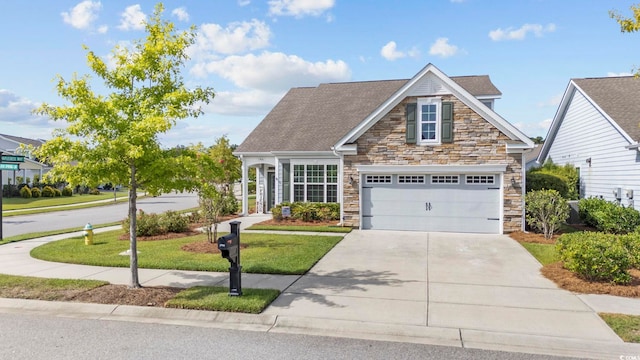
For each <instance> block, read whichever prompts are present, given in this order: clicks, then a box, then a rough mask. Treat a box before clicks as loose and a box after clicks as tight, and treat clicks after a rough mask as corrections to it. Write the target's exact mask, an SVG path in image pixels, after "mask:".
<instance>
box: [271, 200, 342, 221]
mask: <svg viewBox="0 0 640 360" xmlns="http://www.w3.org/2000/svg"><path fill="white" fill-rule="evenodd" d="M283 206H288V207H290V208H291V218H293V219H296V220H302V221H307V222H312V221H331V220H340V204H338V203H319V202H294V203H289V202H284V203H281V204H278V205H276V206H274V207H273V208H271V214H272V215H273V219H274V220H278V221H280V220H283V219H284V217H283V216H282V207H283Z"/></svg>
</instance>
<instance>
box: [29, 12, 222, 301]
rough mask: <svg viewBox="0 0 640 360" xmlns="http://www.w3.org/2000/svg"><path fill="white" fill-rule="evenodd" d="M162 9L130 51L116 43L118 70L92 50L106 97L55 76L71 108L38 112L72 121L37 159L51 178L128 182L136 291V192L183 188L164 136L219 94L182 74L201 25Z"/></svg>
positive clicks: (83, 83) (80, 81)
mask: <svg viewBox="0 0 640 360" xmlns="http://www.w3.org/2000/svg"><path fill="white" fill-rule="evenodd" d="M163 11H164V7H163V5H162V4H158V5H156V7H155V9H154V13H153V15H152V16H151V17H150V18H149V20H148V21H147V22H146V23H145V30H146V33H147V34H146V38H145V39H142V40H137V41H134V42H133V43H132V46H131V47H130V48H127V47H123V46H116V47H115V48H114V50H113V52H112V55H113V63H114V66H113V67H110V66H108V65H107V63H105V61H104V60H103V59H101V58H100V57H98V56H97V55H96V54H94V53H93V52H92V51H90V50H89V49H88V48H86V47H85V49H86V50H87V60H88V65H89V67H90V68H91V70H92V71H93V72H94V73H95V74H96V75H97V76H98V77H99V78H101V79H102V80H103V82H104V87H106V88H107V89H110V90H111V92H110V93H109V94H107V95H99V94H96V93H94V92H93V90H92V89H91V86H90V84H89V80H90V78H89V76H87V75H85V76H83V77H80V78H79V77H77V76H74V77H73V79H72V80H71V81H66V80H65V79H63V78H62V77H61V76H58V79H57V90H58V93H59V95H60V96H61V97H62V98H64V99H65V100H66V102H67V103H68V105H63V106H53V105H49V104H43V105H42V106H41V107H40V108H38V109H37V110H36V112H37V113H39V114H42V115H47V116H49V117H50V118H52V119H53V120H56V121H57V120H62V121H66V122H67V124H68V126H67V127H66V128H63V129H57V130H56V131H55V132H54V138H53V139H52V140H50V141H47V142H46V143H45V144H44V145H43V146H42V147H41V149H40V152H39V155H40V157H41V158H43V159H45V158H46V159H47V161H49V162H50V163H52V164H54V169H53V170H52V172H53V175H56V174H58V175H62V176H64V178H65V179H66V180H67V181H68V182H69V183H71V184H73V185H76V184H90V185H97V184H99V183H105V182H112V183H116V184H118V183H120V184H128V188H129V214H128V217H129V223H130V228H129V233H130V251H131V257H130V268H131V287H134V288H137V287H140V283H139V280H138V256H137V244H136V212H137V209H136V193H137V191H138V188H139V187H141V186H143V187H144V188H145V189H146V190H147V191H149V192H150V193H159V192H162V191H170V190H172V189H182V188H184V187H186V186H187V183H186V182H184V183H181V182H180V179H183V178H185V176H178V175H179V174H178V172H179V171H180V170H179V169H180V168H181V159H182V157H181V156H176V154H175V152H171V151H168V150H163V149H162V148H161V144H160V142H159V140H158V135H159V134H162V133H166V132H167V131H169V130H170V129H171V128H172V127H173V126H174V125H175V124H176V121H177V120H179V119H184V118H188V117H197V116H199V115H200V114H202V111H201V109H200V108H199V107H198V106H197V104H198V103H200V102H205V103H208V102H209V101H210V100H211V99H212V98H213V96H214V93H213V89H211V88H200V87H197V88H195V89H187V88H186V87H185V85H184V83H183V79H182V76H181V73H180V71H181V69H182V67H183V66H184V62H185V61H186V60H187V59H188V56H187V54H186V49H187V47H188V46H190V45H191V44H193V43H194V41H195V27H191V28H190V29H189V30H188V31H182V32H178V31H177V30H176V29H175V28H174V24H173V23H171V22H168V21H165V20H162V19H161V15H162V12H163Z"/></svg>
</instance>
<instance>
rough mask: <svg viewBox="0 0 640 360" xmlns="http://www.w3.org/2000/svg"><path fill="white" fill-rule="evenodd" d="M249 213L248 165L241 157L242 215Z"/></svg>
mask: <svg viewBox="0 0 640 360" xmlns="http://www.w3.org/2000/svg"><path fill="white" fill-rule="evenodd" d="M247 215H249V167H248V166H247V163H246V162H245V161H244V158H242V216H247Z"/></svg>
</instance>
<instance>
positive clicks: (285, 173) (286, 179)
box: [282, 164, 291, 202]
mask: <svg viewBox="0 0 640 360" xmlns="http://www.w3.org/2000/svg"><path fill="white" fill-rule="evenodd" d="M290 169H291V164H282V202H289V201H290V200H291V189H290V185H289V184H290V183H291V179H290V175H289V174H290V172H291V171H290Z"/></svg>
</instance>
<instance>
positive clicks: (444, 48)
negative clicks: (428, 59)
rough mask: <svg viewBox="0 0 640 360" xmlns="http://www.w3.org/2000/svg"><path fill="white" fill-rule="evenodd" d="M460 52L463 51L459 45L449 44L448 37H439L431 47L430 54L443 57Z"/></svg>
mask: <svg viewBox="0 0 640 360" xmlns="http://www.w3.org/2000/svg"><path fill="white" fill-rule="evenodd" d="M459 53H461V50H460V49H459V48H458V47H457V46H455V45H451V44H449V39H448V38H438V39H437V40H436V42H434V43H433V45H431V48H430V49H429V55H435V56H440V57H443V58H447V57H450V56H453V55H456V54H459Z"/></svg>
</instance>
